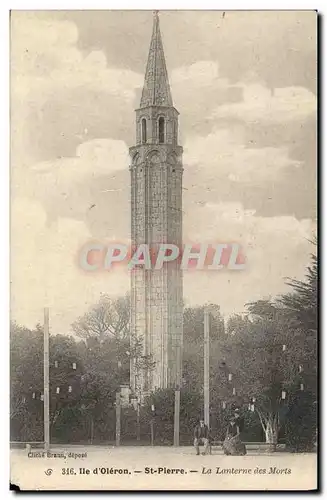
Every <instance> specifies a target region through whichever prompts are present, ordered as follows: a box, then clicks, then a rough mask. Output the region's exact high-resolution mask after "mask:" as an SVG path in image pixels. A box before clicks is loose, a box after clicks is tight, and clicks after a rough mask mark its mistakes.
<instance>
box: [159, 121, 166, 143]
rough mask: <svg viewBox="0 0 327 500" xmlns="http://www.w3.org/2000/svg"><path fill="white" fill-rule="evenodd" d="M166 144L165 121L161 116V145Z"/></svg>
mask: <svg viewBox="0 0 327 500" xmlns="http://www.w3.org/2000/svg"><path fill="white" fill-rule="evenodd" d="M164 142H165V119H164V118H163V117H162V116H161V117H160V118H159V143H160V144H162V143H164Z"/></svg>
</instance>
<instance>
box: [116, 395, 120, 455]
mask: <svg viewBox="0 0 327 500" xmlns="http://www.w3.org/2000/svg"><path fill="white" fill-rule="evenodd" d="M116 446H120V393H119V392H117V393H116Z"/></svg>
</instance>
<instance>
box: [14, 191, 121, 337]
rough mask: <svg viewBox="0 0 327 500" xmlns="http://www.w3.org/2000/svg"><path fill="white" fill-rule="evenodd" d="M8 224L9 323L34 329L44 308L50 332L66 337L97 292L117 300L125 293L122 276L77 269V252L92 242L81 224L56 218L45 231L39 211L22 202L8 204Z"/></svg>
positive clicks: (36, 206)
mask: <svg viewBox="0 0 327 500" xmlns="http://www.w3.org/2000/svg"><path fill="white" fill-rule="evenodd" d="M12 219H13V220H14V224H13V225H12V234H11V239H12V244H11V265H12V270H11V280H12V287H11V315H12V319H15V320H16V321H18V322H19V323H21V324H24V325H26V326H28V327H34V326H35V324H36V323H37V322H39V323H42V321H43V308H44V307H45V306H48V307H50V322H51V331H52V333H64V334H66V333H69V331H70V325H71V323H72V322H73V321H74V320H75V319H76V318H77V317H78V316H79V315H80V314H83V313H84V312H85V311H86V310H87V309H88V307H90V306H91V305H92V304H94V303H96V301H97V300H98V298H99V296H100V294H101V293H102V292H104V291H105V292H106V293H109V294H110V295H112V296H119V295H122V294H124V293H125V292H126V290H128V287H129V277H128V275H127V273H124V272H120V271H119V270H117V271H115V272H111V273H99V274H96V275H95V274H92V273H90V274H88V273H85V272H83V271H82V270H81V269H80V268H79V266H78V259H77V257H78V255H79V251H80V249H81V248H82V246H83V245H84V244H85V243H86V242H87V241H89V240H90V237H91V235H90V233H89V231H88V229H87V227H86V225H85V224H84V223H83V222H79V221H76V220H73V219H69V218H60V219H59V220H58V221H57V223H56V224H53V225H52V226H51V227H47V226H46V213H45V211H44V209H43V208H42V206H41V205H40V204H39V203H37V202H35V201H31V200H28V199H24V198H17V199H16V200H15V202H14V203H13V204H12Z"/></svg>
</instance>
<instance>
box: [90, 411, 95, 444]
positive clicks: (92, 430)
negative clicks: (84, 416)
mask: <svg viewBox="0 0 327 500" xmlns="http://www.w3.org/2000/svg"><path fill="white" fill-rule="evenodd" d="M93 437H94V420H93V415H91V439H90V441H91V444H93Z"/></svg>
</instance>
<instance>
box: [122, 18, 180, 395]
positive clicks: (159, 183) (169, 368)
mask: <svg viewBox="0 0 327 500" xmlns="http://www.w3.org/2000/svg"><path fill="white" fill-rule="evenodd" d="M178 114H179V113H178V111H177V110H176V109H175V108H174V106H173V101H172V97H171V92H170V86H169V81H168V74H167V69H166V63H165V57H164V51H163V46H162V40H161V35H160V28H159V19H158V15H157V14H155V15H154V22H153V32H152V38H151V44H150V51H149V56H148V62H147V67H146V74H145V81H144V88H143V93H142V98H141V103H140V108H139V109H137V110H136V145H135V146H133V147H131V148H130V155H131V166H130V172H131V239H132V245H133V246H137V245H140V244H142V243H146V244H148V245H150V246H151V247H152V248H155V247H156V245H159V244H160V243H174V244H175V245H178V246H181V245H182V175H183V167H182V152H183V150H182V147H181V146H179V145H178ZM131 329H132V333H133V334H134V335H136V336H140V337H142V338H143V346H144V354H152V357H153V361H154V362H155V368H154V370H153V371H151V372H150V373H148V374H145V376H142V377H141V380H140V375H139V374H138V375H137V377H136V372H135V369H133V366H132V370H131V387H132V389H134V390H135V388H136V385H141V392H142V393H143V394H144V393H147V392H148V391H152V390H155V389H156V388H166V387H175V386H176V385H179V384H180V377H181V351H182V342H183V286H182V271H181V270H180V269H179V265H178V261H174V262H173V263H170V264H169V265H166V266H164V267H163V269H161V270H154V269H151V270H145V269H143V268H136V269H135V270H134V271H132V273H131ZM136 378H138V380H136Z"/></svg>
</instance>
